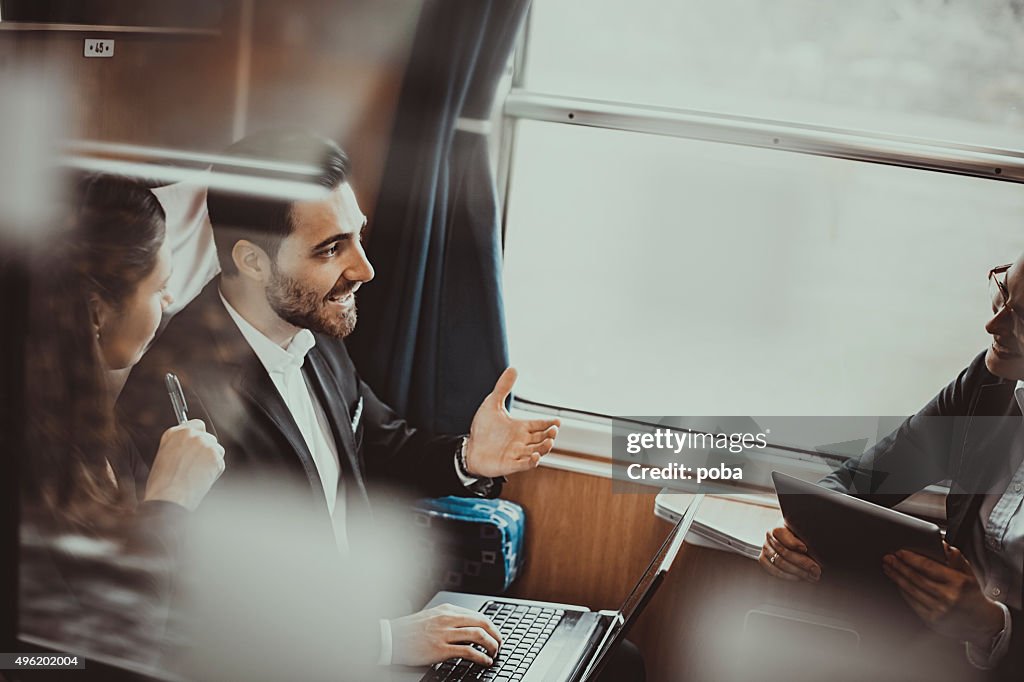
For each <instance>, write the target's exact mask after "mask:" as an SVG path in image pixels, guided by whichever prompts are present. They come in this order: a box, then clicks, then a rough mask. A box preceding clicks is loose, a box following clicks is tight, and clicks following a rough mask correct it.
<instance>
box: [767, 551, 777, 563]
mask: <svg viewBox="0 0 1024 682" xmlns="http://www.w3.org/2000/svg"><path fill="white" fill-rule="evenodd" d="M778 558H779V553H778V552H775V553H774V554H772V558H771V559H769V560H768V563H770V564H771V565H772V566H774V565H775V560H776V559H778Z"/></svg>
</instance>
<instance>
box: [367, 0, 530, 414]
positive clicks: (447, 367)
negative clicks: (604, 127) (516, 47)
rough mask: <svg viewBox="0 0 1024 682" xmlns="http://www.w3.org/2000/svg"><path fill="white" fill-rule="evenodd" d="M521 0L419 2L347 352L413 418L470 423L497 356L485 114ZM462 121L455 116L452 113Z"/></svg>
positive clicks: (496, 253)
mask: <svg viewBox="0 0 1024 682" xmlns="http://www.w3.org/2000/svg"><path fill="white" fill-rule="evenodd" d="M528 7H529V0H432V1H428V2H426V3H425V4H424V7H423V12H422V15H421V17H420V21H419V25H418V27H417V30H416V37H415V40H414V44H413V48H412V54H411V57H410V62H409V66H408V69H407V71H406V75H405V80H404V83H403V85H402V92H401V95H400V98H399V105H398V112H397V114H396V121H395V126H394V130H393V132H392V138H391V146H390V151H389V153H388V158H387V161H386V163H385V167H384V175H383V179H382V182H381V189H380V195H379V199H378V202H377V206H376V209H375V211H374V214H373V216H374V219H373V227H372V229H371V232H370V238H369V241H368V244H367V252H368V255H369V258H370V262H371V263H373V266H374V268H375V270H376V279H375V280H374V281H373V282H371V283H370V284H368V285H366V286H365V287H364V288H362V289H361V290H360V293H359V323H358V325H357V327H356V331H355V333H354V334H353V335H352V336H351V337H350V338H349V342H348V343H349V350H350V351H351V354H352V356H353V359H354V360H355V362H356V366H357V367H358V369H359V372H360V374H361V376H362V377H363V379H365V380H366V382H367V383H368V384H369V385H370V386H372V387H373V389H374V391H375V392H376V393H377V394H378V395H379V396H380V397H381V398H383V399H384V400H385V401H386V402H388V403H389V404H390V405H391V406H392V407H394V408H395V409H396V410H397V411H398V412H399V414H402V415H403V416H405V417H406V418H407V419H409V421H410V422H412V423H413V424H415V425H417V426H421V427H424V428H428V429H430V430H433V431H437V432H441V433H462V432H465V431H468V430H469V425H470V422H471V421H472V418H473V414H474V412H475V410H476V408H477V407H478V406H479V404H480V401H481V400H482V399H483V398H484V396H486V395H487V393H488V392H490V390H491V388H493V386H494V381H495V380H496V379H497V377H498V375H499V374H500V373H501V372H502V370H504V368H505V367H506V365H507V363H508V344H507V341H506V338H505V322H504V310H503V306H502V298H501V234H500V223H499V215H498V210H497V198H496V191H495V184H494V178H493V177H492V174H491V172H490V166H489V162H488V156H487V139H486V137H485V136H484V135H482V134H479V133H478V132H472V131H470V130H466V129H460V128H470V129H471V128H473V124H472V123H469V124H468V125H467V124H466V123H465V121H467V120H470V121H472V120H483V119H487V118H489V116H490V113H491V106H492V103H493V100H494V94H495V88H496V87H497V84H498V81H499V79H500V77H501V74H502V72H503V70H504V68H505V64H506V63H507V61H508V58H509V55H510V54H511V51H512V48H513V43H514V41H515V38H516V35H517V33H518V31H519V27H520V26H521V25H522V22H523V18H524V17H525V15H526V11H527V9H528ZM460 120H461V121H463V123H461V124H460V123H459V122H460Z"/></svg>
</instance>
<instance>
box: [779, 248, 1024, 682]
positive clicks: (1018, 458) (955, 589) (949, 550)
mask: <svg viewBox="0 0 1024 682" xmlns="http://www.w3.org/2000/svg"><path fill="white" fill-rule="evenodd" d="M989 280H990V289H991V293H992V311H993V316H992V318H991V319H990V320H989V321H988V323H987V324H986V325H985V329H986V331H987V332H988V333H989V334H991V335H992V344H991V345H990V346H989V348H988V349H987V350H986V351H985V352H984V353H982V354H980V355H978V356H977V357H976V358H975V359H974V361H973V362H971V364H970V365H969V366H968V367H967V368H966V369H964V370H963V371H962V372H961V373H960V375H959V376H958V377H957V378H956V379H955V380H953V382H952V383H950V384H949V385H948V386H946V387H945V388H944V389H943V390H942V391H941V392H940V393H939V394H938V395H937V396H935V398H933V399H932V400H931V402H929V403H928V404H927V405H926V406H925V407H924V408H923V409H922V410H921V411H920V412H918V413H917V414H915V415H914V416H912V417H910V418H909V419H907V420H906V421H905V422H904V423H903V424H902V425H901V426H900V427H899V428H898V429H897V430H896V431H895V432H893V433H892V434H891V435H889V436H888V437H887V438H885V439H884V440H882V441H880V442H879V443H878V444H877V445H876V446H875V447H873V448H872V449H871V450H870V451H868V452H867V453H865V454H864V455H863V456H862V457H860V458H857V459H851V460H849V461H847V462H846V463H845V464H844V465H843V466H842V467H840V468H839V469H838V470H837V471H835V472H833V473H832V474H831V475H829V476H828V477H826V478H825V479H824V480H823V481H822V484H823V485H825V486H826V487H829V488H832V489H835V490H840V491H842V492H847V493H850V494H853V495H856V496H857V497H862V498H864V499H867V500H869V501H871V502H875V503H877V504H882V505H885V506H892V505H895V504H897V503H899V502H900V501H901V500H903V499H905V498H906V497H908V496H910V495H911V494H913V493H915V492H917V491H919V490H921V489H923V488H925V487H926V486H928V485H931V484H934V483H939V482H941V481H946V480H949V481H951V484H950V492H949V494H948V495H947V496H946V519H947V522H948V529H947V533H946V563H944V564H943V563H940V562H937V561H934V560H932V559H930V558H927V557H924V556H921V555H919V554H916V553H913V552H909V551H906V550H903V551H899V552H896V553H895V554H892V555H889V556H887V557H885V560H884V565H883V567H882V568H883V571H884V572H885V574H886V575H887V576H888V577H889V578H890V579H891V580H892V581H893V582H894V583H895V584H896V586H897V587H898V588H899V590H900V593H901V594H902V595H903V597H904V599H905V600H906V602H907V603H908V604H909V605H910V607H911V608H912V609H913V610H914V611H915V612H916V613H917V614H918V615H919V616H920V617H921V618H922V619H923V620H924V621H925V622H926V623H927V624H928V625H929V627H931V628H932V629H933V630H935V631H936V632H939V633H940V634H943V635H946V636H949V637H951V638H954V639H957V640H960V641H963V642H965V643H966V645H967V646H966V650H967V657H968V659H969V660H970V662H971V663H972V664H973V665H975V666H976V667H978V668H982V669H985V670H990V671H991V675H992V677H993V678H994V679H1015V680H1016V679H1021V675H1022V674H1024V612H1022V610H1021V606H1022V604H1021V601H1022V598H1024V463H1022V462H1024V419H1022V416H1021V414H1022V412H1021V409H1022V405H1024V254H1022V255H1021V256H1020V257H1019V258H1018V259H1017V261H1016V262H1015V263H1013V264H1011V265H1004V266H1000V267H997V268H993V269H992V270H991V271H990V273H989ZM759 562H760V563H761V565H762V566H763V567H764V568H765V570H767V571H768V572H770V573H772V574H773V575H775V576H777V577H780V578H784V579H788V580H807V581H811V582H815V581H817V580H818V579H819V578H820V577H821V567H820V566H819V565H818V564H817V563H816V562H815V561H814V560H813V559H811V558H810V557H809V556H808V555H807V547H806V546H805V545H804V544H803V543H802V542H801V541H800V539H799V538H798V537H797V536H796V535H795V534H794V533H793V532H792V531H791V530H790V529H789V528H786V527H780V528H776V529H774V530H773V531H771V532H769V533H768V535H767V537H766V540H765V543H764V546H763V547H762V551H761V556H760V559H759Z"/></svg>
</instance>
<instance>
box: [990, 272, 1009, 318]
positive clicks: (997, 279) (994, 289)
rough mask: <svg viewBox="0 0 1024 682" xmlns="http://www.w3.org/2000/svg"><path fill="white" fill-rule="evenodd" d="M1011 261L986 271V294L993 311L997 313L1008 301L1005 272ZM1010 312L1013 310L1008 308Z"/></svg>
mask: <svg viewBox="0 0 1024 682" xmlns="http://www.w3.org/2000/svg"><path fill="white" fill-rule="evenodd" d="M1010 265H1012V264H1011V263H1008V264H1006V265H1000V266H998V267H994V268H992V269H991V270H989V271H988V294H989V299H990V300H991V301H992V306H993V312H995V313H999V312H1001V311H1002V309H1003V308H1005V307H1006V306H1007V305H1008V304H1009V303H1010V290H1009V289H1007V288H1006V272H1007V270H1009V269H1010ZM1010 312H1014V310H1013V308H1010Z"/></svg>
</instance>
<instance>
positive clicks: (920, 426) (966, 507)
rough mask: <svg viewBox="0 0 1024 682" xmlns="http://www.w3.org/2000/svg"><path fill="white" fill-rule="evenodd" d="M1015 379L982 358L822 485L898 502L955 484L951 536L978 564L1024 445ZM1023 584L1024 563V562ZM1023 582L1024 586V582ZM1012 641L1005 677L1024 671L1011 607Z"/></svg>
mask: <svg viewBox="0 0 1024 682" xmlns="http://www.w3.org/2000/svg"><path fill="white" fill-rule="evenodd" d="M1016 383H1017V382H1015V381H1011V380H1007V379H1002V378H1000V377H997V376H995V375H993V374H992V373H991V372H989V371H988V369H987V368H986V367H985V353H982V354H980V355H979V356H977V357H976V358H975V359H974V361H973V362H971V364H970V365H969V366H968V367H967V368H966V369H964V370H963V371H962V372H960V375H959V376H957V378H956V379H955V380H953V381H952V382H951V383H950V384H949V385H948V386H946V387H945V388H943V389H942V391H940V392H939V394H938V395H937V396H935V397H934V398H933V399H932V400H931V401H930V402H929V403H928V404H927V405H925V407H924V408H923V409H922V410H921V411H920V412H918V413H917V414H915V415H914V416H912V417H910V418H909V419H907V420H906V421H905V422H903V424H902V425H901V426H900V427H899V428H898V429H897V430H896V431H894V432H893V433H892V434H891V435H889V436H888V437H887V438H885V439H884V440H882V441H880V442H879V443H878V444H877V445H875V447H873V448H872V449H871V450H869V451H868V452H867V453H865V454H864V455H863V456H861V457H859V458H857V459H851V460H848V461H847V462H846V463H844V464H843V466H842V467H840V468H839V469H838V470H836V471H835V472H833V473H832V474H831V475H829V476H828V477H826V478H825V479H824V480H823V481H822V484H823V485H825V486H827V487H830V488H833V489H836V490H841V491H843V492H848V493H851V494H854V495H856V496H858V497H862V498H864V499H867V500H870V501H872V502H875V503H877V504H882V505H885V506H892V505H895V504H897V503H898V502H900V501H901V500H903V499H905V498H906V497H908V496H910V495H911V494H912V493H914V492H917V491H918V490H921V489H922V488H924V487H926V486H928V485H931V484H933V483H939V482H941V481H946V480H948V481H950V494H949V495H947V496H946V519H947V522H948V528H947V532H946V538H947V541H948V542H949V543H950V544H951V545H953V546H955V547H957V548H959V549H960V550H962V551H963V552H964V553H965V554H966V555H967V557H968V559H969V560H970V561H977V557H976V556H975V547H976V545H977V542H976V540H977V539H978V538H977V537H976V536H977V535H978V533H979V532H981V530H980V525H979V523H978V516H979V513H980V506H981V503H982V501H983V498H984V496H985V494H987V493H990V492H995V493H1001V492H1002V490H1000V489H998V488H997V487H995V485H996V482H997V481H999V480H1005V479H1006V475H1007V473H1008V469H1009V467H1008V462H1009V461H1010V458H1011V452H1013V451H1014V450H1016V451H1017V452H1020V448H1022V447H1024V419H1022V417H1021V410H1020V407H1019V405H1018V404H1017V400H1016V398H1015V397H1014V387H1015V386H1016ZM1020 574H1021V576H1022V577H1021V579H1022V581H1024V566H1021V567H1020ZM1022 587H1024V585H1022ZM1010 612H1011V618H1012V620H1013V625H1012V640H1011V642H1010V648H1009V651H1008V653H1007V656H1006V658H1005V659H1004V660H1003V662H1002V664H1001V665H1000V666H999V668H998V669H997V670H996V671H994V677H996V678H998V679H1021V677H1022V676H1024V614H1022V612H1021V610H1020V609H1011V610H1010Z"/></svg>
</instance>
